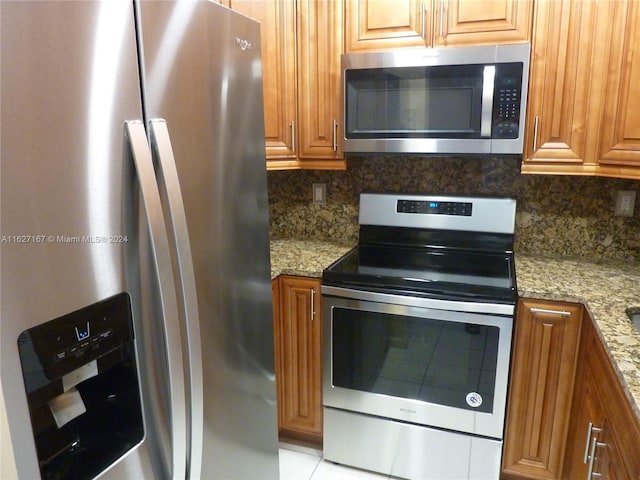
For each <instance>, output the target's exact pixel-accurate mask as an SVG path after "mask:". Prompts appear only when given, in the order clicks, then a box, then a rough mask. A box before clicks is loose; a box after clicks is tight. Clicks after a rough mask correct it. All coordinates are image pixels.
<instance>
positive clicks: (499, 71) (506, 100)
mask: <svg viewBox="0 0 640 480" xmlns="http://www.w3.org/2000/svg"><path fill="white" fill-rule="evenodd" d="M521 97H522V64H519V63H515V64H514V63H506V64H498V65H496V79H495V86H494V93H493V132H492V133H493V134H492V137H493V138H518V132H519V129H520V104H521Z"/></svg>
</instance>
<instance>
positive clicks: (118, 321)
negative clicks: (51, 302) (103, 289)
mask: <svg viewBox="0 0 640 480" xmlns="http://www.w3.org/2000/svg"><path fill="white" fill-rule="evenodd" d="M18 348H19V352H20V362H21V365H22V374H23V379H24V386H25V390H26V393H27V401H28V404H29V413H30V416H31V426H32V430H33V436H34V440H35V444H36V450H37V453H38V462H39V467H40V473H41V475H42V478H43V479H45V480H46V479H66V478H68V479H84V478H87V479H88V478H94V477H95V476H96V475H98V474H99V473H100V472H102V471H103V470H105V469H106V468H108V467H109V466H110V465H111V464H112V463H114V462H115V461H117V460H118V459H119V458H120V457H121V456H122V455H124V454H125V453H126V452H127V451H129V450H130V449H131V448H133V447H134V446H135V445H137V444H138V443H140V442H141V441H142V439H143V437H144V428H143V422H142V409H141V402H140V389H139V383H138V373H137V364H136V355H135V348H134V334H133V319H132V315H131V304H130V299H129V295H128V294H126V293H121V294H118V295H115V296H113V297H110V298H108V299H105V300H103V301H100V302H98V303H95V304H93V305H90V306H87V307H85V308H82V309H80V310H77V311H75V312H72V313H69V314H67V315H64V316H62V317H59V318H56V319H53V320H51V321H48V322H46V323H43V324H41V325H38V326H36V327H33V328H30V329H28V330H25V331H24V332H22V333H21V334H20V336H19V338H18Z"/></svg>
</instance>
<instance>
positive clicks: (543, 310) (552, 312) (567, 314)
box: [531, 307, 595, 430]
mask: <svg viewBox="0 0 640 480" xmlns="http://www.w3.org/2000/svg"><path fill="white" fill-rule="evenodd" d="M531 311H532V312H533V313H548V314H550V315H561V316H563V317H570V316H571V312H567V311H565V310H547V309H546V308H535V307H533V308H532V309H531ZM589 425H591V424H589ZM594 430H595V429H594Z"/></svg>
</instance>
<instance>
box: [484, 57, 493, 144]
mask: <svg viewBox="0 0 640 480" xmlns="http://www.w3.org/2000/svg"><path fill="white" fill-rule="evenodd" d="M495 78H496V66H495V65H486V66H485V67H484V75H483V81H482V115H481V117H480V136H481V137H483V138H488V137H491V117H492V109H493V92H494V85H495Z"/></svg>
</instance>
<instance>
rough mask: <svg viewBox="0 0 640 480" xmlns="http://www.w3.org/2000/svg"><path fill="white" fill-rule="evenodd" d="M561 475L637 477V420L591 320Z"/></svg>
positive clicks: (639, 475)
mask: <svg viewBox="0 0 640 480" xmlns="http://www.w3.org/2000/svg"><path fill="white" fill-rule="evenodd" d="M579 362H580V372H579V374H578V381H577V383H576V391H575V397H574V408H573V409H572V412H571V425H570V432H571V434H570V436H569V443H568V448H567V457H566V461H565V474H564V477H563V478H567V479H576V480H582V479H584V480H587V479H589V480H591V479H599V480H607V479H610V480H620V479H622V480H637V479H640V422H639V421H638V418H637V417H636V416H635V414H634V413H633V411H632V409H631V405H630V403H629V399H628V398H627V396H626V394H625V392H624V389H623V387H622V385H621V383H620V381H619V379H618V375H617V373H616V371H615V369H614V367H613V365H612V364H611V362H610V360H609V356H608V354H607V352H606V351H605V348H604V346H603V344H602V341H601V340H600V337H599V336H598V333H597V331H596V329H595V327H594V326H593V325H592V323H591V322H585V331H584V333H583V337H582V345H581V354H580V360H579Z"/></svg>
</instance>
